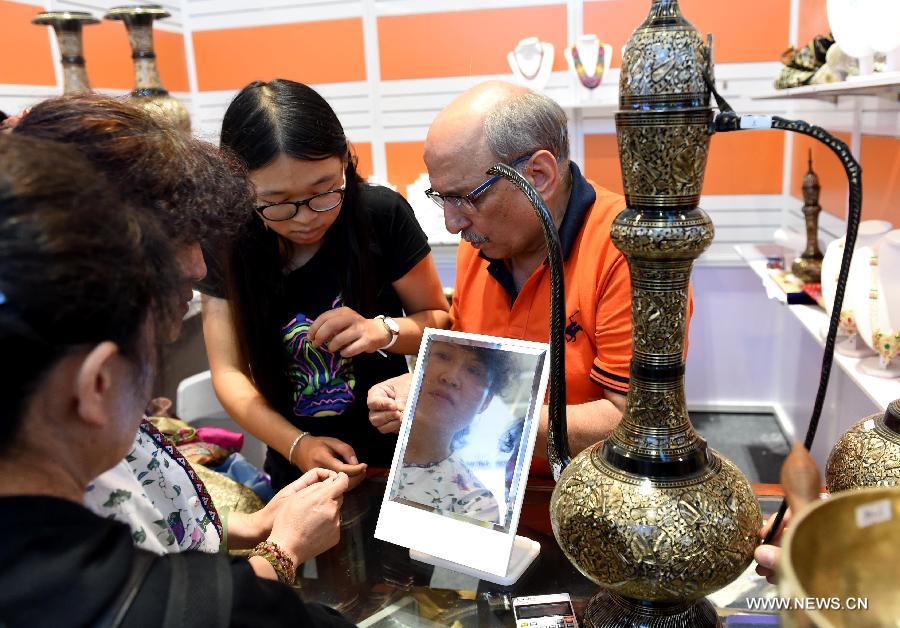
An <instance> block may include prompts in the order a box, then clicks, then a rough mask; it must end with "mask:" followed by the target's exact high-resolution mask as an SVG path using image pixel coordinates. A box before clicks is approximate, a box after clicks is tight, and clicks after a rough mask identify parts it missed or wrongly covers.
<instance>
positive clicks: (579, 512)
mask: <svg viewBox="0 0 900 628" xmlns="http://www.w3.org/2000/svg"><path fill="white" fill-rule="evenodd" d="M710 45H711V44H707V43H706V42H704V41H703V39H702V38H701V37H700V35H699V33H698V32H697V31H696V30H695V29H694V27H693V26H692V25H691V24H690V23H689V22H688V21H687V20H685V19H684V17H683V16H682V15H681V12H680V9H679V6H678V2H677V0H653V2H652V6H651V9H650V14H649V16H648V17H647V19H646V20H645V21H644V23H643V24H641V25H640V26H639V27H638V28H637V30H635V32H634V34H633V35H632V36H631V39H630V40H629V42H628V44H627V46H626V48H625V53H624V59H623V63H622V72H621V77H620V83H619V104H620V111H619V113H617V114H616V130H617V135H618V142H619V153H620V159H621V164H622V176H623V181H624V188H625V198H626V201H627V208H626V209H625V210H624V211H623V212H622V213H621V214H619V216H618V217H617V218H616V220H615V222H614V223H613V227H612V238H613V242H614V243H615V245H616V246H617V247H618V248H619V249H620V250H621V251H622V252H623V253H624V254H625V256H626V258H627V259H628V263H629V267H630V270H631V284H632V324H633V334H632V337H633V341H632V347H633V357H632V363H631V383H630V388H629V392H628V398H627V407H626V410H625V413H624V415H623V418H622V421H621V423H620V424H619V426H618V427H617V428H616V430H615V431H614V432H613V434H612V435H611V436H610V438H609V439H608V440H607V441H605V442H604V443H598V444H597V445H594V446H593V447H591V448H588V449H587V450H585V451H583V452H582V453H580V454H579V455H578V456H576V457H575V458H574V459H573V460H572V462H571V463H570V464H569V465H568V466H567V467H566V468H565V470H564V471H563V473H562V475H561V477H560V478H559V481H558V482H557V485H556V488H555V490H554V492H553V497H552V500H551V507H550V508H551V510H550V514H551V521H552V524H553V530H554V534H555V535H556V539H557V541H558V542H559V544H560V547H561V548H562V549H563V551H564V552H565V554H566V556H567V557H568V558H569V560H571V561H572V563H573V564H575V566H576V567H577V568H578V569H579V570H580V571H581V572H582V573H583V574H584V575H585V576H587V577H588V578H590V579H591V580H593V581H594V582H596V583H597V584H599V585H601V587H602V590H601V592H600V593H598V594H597V595H596V596H595V597H594V598H593V599H592V600H591V602H590V603H589V605H588V607H587V608H586V610H585V614H584V624H585V625H586V626H604V627H607V626H608V627H613V626H622V627H625V626H647V627H651V626H666V627H672V628H674V627H678V626H684V627H687V626H690V627H692V628H698V627H702V626H717V625H720V622H719V619H718V618H717V616H716V613H715V610H714V608H713V607H712V605H711V604H710V603H709V602H708V601H706V600H705V599H704V596H706V595H707V594H709V593H711V592H713V591H715V590H716V589H719V588H721V587H723V586H725V585H726V584H728V583H729V582H731V581H732V580H734V579H735V578H736V577H737V576H739V575H740V574H741V572H743V571H744V569H745V568H746V567H747V566H748V565H749V564H750V561H751V560H752V555H753V549H754V548H755V546H756V543H757V540H756V534H757V531H758V530H759V528H760V526H761V524H762V516H761V513H760V509H759V504H758V502H757V500H756V498H755V497H754V495H753V491H752V489H751V487H750V484H749V483H748V481H747V479H746V478H745V477H744V475H743V474H742V473H741V472H740V471H739V470H738V469H737V467H735V466H734V465H733V464H732V463H731V462H729V461H728V460H726V459H725V458H723V457H722V456H720V455H719V454H718V453H716V452H715V451H714V450H712V449H709V448H708V447H707V444H706V441H705V440H703V438H701V437H700V435H699V434H697V432H696V431H694V429H693V426H692V425H691V422H690V419H689V417H688V412H687V406H686V403H685V395H684V348H685V332H686V319H687V312H688V282H689V280H690V275H691V268H692V265H693V262H694V260H695V259H696V258H697V257H698V256H699V255H700V254H701V253H702V252H703V251H704V250H705V249H706V248H707V247H708V246H709V245H710V243H711V242H712V239H713V235H714V229H713V225H712V222H711V220H710V218H709V216H707V214H706V213H705V212H703V211H702V210H701V209H699V207H698V203H699V200H700V193H701V190H702V187H703V176H704V171H705V168H706V159H707V152H708V149H709V140H710V133H711V132H712V131H711V123H712V121H713V111H712V109H711V108H710V106H709V103H710V92H709V88H708V86H707V83H706V80H705V77H706V76H709V78H710V79H711V74H712V62H711V50H710V49H709V48H710ZM551 429H552V426H551ZM555 448H556V451H551V452H549V453H550V457H551V462H554V461H558V460H560V458H562V459H564V457H565V451H564V449H563V448H561V447H560V446H559V445H558V444H557V445H555Z"/></svg>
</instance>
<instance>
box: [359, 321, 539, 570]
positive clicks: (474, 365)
mask: <svg viewBox="0 0 900 628" xmlns="http://www.w3.org/2000/svg"><path fill="white" fill-rule="evenodd" d="M549 356H550V349H549V346H548V345H547V344H543V343H537V342H529V341H524V340H513V339H509V338H498V337H493V336H481V335H475V334H465V333H461V332H451V331H444V330H436V329H426V330H425V334H424V336H423V341H422V347H421V348H420V350H419V356H418V359H417V362H416V368H415V372H414V373H413V381H412V384H411V386H410V392H409V398H408V400H407V403H406V409H405V412H404V415H403V422H402V424H401V427H400V434H399V437H398V440H397V449H396V451H395V452H394V461H393V464H392V466H391V472H390V476H389V477H388V484H387V490H386V491H385V496H384V501H383V502H382V505H381V512H380V514H379V517H378V525H377V527H376V530H375V537H376V538H378V539H381V540H384V541H389V542H391V543H395V544H397V545H401V546H404V547H408V548H410V550H411V552H410V553H411V555H413V556H414V557H416V558H421V557H423V555H424V557H425V558H426V562H432V563H434V564H441V565H443V566H447V567H449V568H451V569H456V570H457V571H463V572H465V573H474V574H475V575H479V576H480V577H484V578H485V579H491V580H493V581H494V582H499V581H502V580H503V579H504V578H507V579H508V578H509V577H510V569H513V568H514V566H515V565H513V564H512V563H511V561H510V556H511V554H512V553H513V548H514V545H515V547H516V554H523V553H524V554H528V555H531V558H533V556H534V555H536V553H537V549H539V546H537V548H535V545H536V544H534V543H533V542H532V541H529V540H528V539H524V538H521V537H516V528H517V526H518V522H519V513H520V511H521V508H522V498H523V496H524V491H525V485H526V483H527V481H528V469H529V467H530V465H531V455H532V450H533V448H534V440H535V436H536V435H537V428H538V422H539V421H538V419H539V416H540V415H539V412H540V408H541V405H542V404H543V401H544V391H545V389H546V386H547V376H548V372H549V369H548V365H549V361H550V360H549ZM513 562H516V561H515V560H514V561H513ZM518 562H521V560H519V561H518ZM528 562H530V559H529V560H528ZM524 566H527V562H526V563H525V565H524ZM524 566H523V567H522V569H524Z"/></svg>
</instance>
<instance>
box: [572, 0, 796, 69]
mask: <svg viewBox="0 0 900 628" xmlns="http://www.w3.org/2000/svg"><path fill="white" fill-rule="evenodd" d="M679 4H680V6H681V11H682V13H683V14H684V16H685V17H686V18H687V19H688V21H690V22H691V23H692V24H693V25H694V26H695V27H696V28H697V30H699V31H700V33H701V34H702V35H703V37H704V38H705V37H706V33H707V32H711V33H712V34H713V57H714V61H715V62H716V63H745V62H753V61H776V60H778V57H779V55H780V54H781V52H782V51H783V50H784V49H785V48H787V45H788V40H789V33H788V29H789V26H790V2H788V1H787V0H756V1H755V2H753V3H752V5H748V7H749V8H748V10H747V11H746V13H745V14H744V15H740V14H739V13H735V9H736V8H737V7H732V6H731V4H732V3H723V2H720V1H719V0H682V1H681V2H680V3H679ZM649 9H650V3H649V2H638V1H637V0H608V1H606V2H585V3H584V31H585V32H586V33H596V34H597V36H598V37H599V38H600V39H601V40H602V41H605V42H607V43H609V44H611V45H612V47H613V58H612V62H611V64H612V66H613V67H619V66H621V64H622V56H621V52H622V46H624V45H625V42H627V41H628V38H629V37H631V33H632V32H633V31H634V29H635V28H637V27H638V26H639V25H640V24H641V22H643V21H644V18H645V17H646V16H647V12H648V11H649Z"/></svg>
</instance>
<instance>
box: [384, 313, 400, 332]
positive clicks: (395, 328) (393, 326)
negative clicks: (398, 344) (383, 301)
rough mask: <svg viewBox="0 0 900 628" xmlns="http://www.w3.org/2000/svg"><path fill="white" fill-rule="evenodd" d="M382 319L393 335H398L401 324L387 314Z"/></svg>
mask: <svg viewBox="0 0 900 628" xmlns="http://www.w3.org/2000/svg"><path fill="white" fill-rule="evenodd" d="M381 320H383V321H384V325H385V327H387V328H388V329H389V330H390V332H391V333H392V334H393V335H395V336H396V335H397V334H399V333H400V325H399V324H397V321H395V320H394V319H393V318H391V317H390V316H385V317H384V318H383V319H381Z"/></svg>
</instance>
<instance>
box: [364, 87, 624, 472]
mask: <svg viewBox="0 0 900 628" xmlns="http://www.w3.org/2000/svg"><path fill="white" fill-rule="evenodd" d="M498 162H503V163H506V164H509V165H511V166H513V167H514V168H516V170H517V171H518V172H520V173H521V174H522V175H523V176H524V177H525V178H526V179H528V181H529V182H530V183H531V184H532V185H533V186H534V187H535V189H536V190H537V191H538V192H539V193H540V194H541V196H542V198H543V199H544V202H545V203H546V204H547V207H548V209H549V210H550V214H551V216H552V217H553V220H554V223H555V224H556V226H557V228H558V230H559V236H560V241H561V244H562V252H563V261H564V276H565V293H566V301H565V316H566V320H567V326H566V341H567V342H566V403H567V405H568V407H567V416H568V434H569V442H570V446H571V448H572V450H573V452H577V451H581V450H582V449H584V448H585V447H588V446H590V445H592V444H593V443H595V442H597V441H598V440H600V439H602V438H605V437H606V436H607V435H608V434H609V433H610V432H611V431H612V430H613V429H614V428H615V427H616V425H618V423H619V421H620V420H621V418H622V412H623V411H624V408H625V394H626V393H627V392H628V384H629V366H630V362H631V284H630V280H629V274H628V264H627V263H626V261H625V258H624V257H623V256H622V254H621V253H620V252H619V251H618V249H616V248H615V247H614V246H613V244H612V241H611V240H610V236H609V232H610V226H611V224H612V221H613V219H614V218H615V217H616V215H618V213H619V212H620V211H621V210H622V209H624V208H625V200H624V198H623V197H622V196H621V195H619V194H614V193H612V192H610V191H609V190H606V189H604V188H602V187H599V186H597V185H595V184H594V183H592V182H590V181H588V180H587V179H585V178H584V176H583V175H582V173H581V171H580V170H579V168H578V166H576V165H575V164H574V163H572V162H570V161H569V144H568V128H567V120H566V115H565V113H564V112H563V110H562V109H561V108H560V107H559V105H558V104H557V103H556V102H554V101H553V100H551V99H550V98H548V97H546V96H543V95H541V94H538V93H535V92H532V91H530V90H527V89H525V88H521V87H517V86H514V85H511V84H508V83H503V82H500V81H491V82H488V83H483V84H481V85H478V86H476V87H474V88H472V89H470V90H468V91H466V92H465V93H463V94H462V95H461V96H459V97H458V98H457V99H456V100H454V101H453V102H452V103H451V104H450V105H448V106H447V108H446V109H444V110H443V111H442V112H441V113H440V114H438V116H437V118H436V119H435V121H434V123H433V124H432V125H431V128H430V129H429V131H428V137H427V139H426V141H425V164H426V166H427V168H428V175H429V177H430V179H431V184H432V188H431V189H429V190H427V191H426V192H425V193H426V194H427V195H428V197H429V198H430V199H431V200H432V201H434V202H435V203H436V204H437V205H438V206H440V207H441V208H442V209H443V210H444V221H445V223H446V227H447V230H448V231H450V232H451V233H459V234H460V235H461V237H462V239H463V242H462V243H461V244H460V247H459V252H458V253H457V264H456V287H455V292H454V298H453V305H452V307H451V310H450V316H451V320H452V328H453V329H454V330H457V331H465V332H472V333H480V334H488V335H494V336H503V337H509V338H522V339H526V340H535V341H540V342H547V341H548V339H549V334H550V332H549V310H550V287H549V286H550V272H549V268H548V266H547V264H546V263H545V260H546V258H547V249H546V246H545V244H544V236H543V232H542V231H541V226H540V222H539V221H538V218H537V216H535V213H534V209H533V208H532V206H531V203H530V202H529V201H528V199H527V198H526V197H525V195H523V194H522V193H521V192H520V191H519V190H517V189H516V188H515V187H514V186H513V185H512V184H511V183H509V182H508V181H506V180H504V179H500V178H498V177H488V176H487V175H486V174H485V172H486V171H487V170H488V168H490V167H491V166H492V165H494V164H496V163H498ZM408 389H409V377H408V376H401V377H399V378H394V379H391V380H387V381H386V382H382V383H381V384H380V385H377V386H375V387H373V388H372V389H371V390H370V392H369V397H368V404H369V418H370V421H371V422H372V424H373V425H375V426H376V427H377V428H378V429H379V430H381V431H383V432H392V431H397V430H399V426H400V419H401V417H402V413H403V408H404V406H405V403H406V395H407V393H408ZM546 435H547V409H546V406H545V407H544V409H543V411H542V413H541V427H540V430H539V433H538V442H537V448H536V449H535V451H536V452H538V455H540V454H541V453H544V452H546V449H547V441H546ZM532 472H533V473H538V474H541V475H543V474H547V473H549V466H548V465H547V462H546V459H543V458H541V459H539V458H538V457H537V456H536V458H535V464H534V465H533V466H532Z"/></svg>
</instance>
